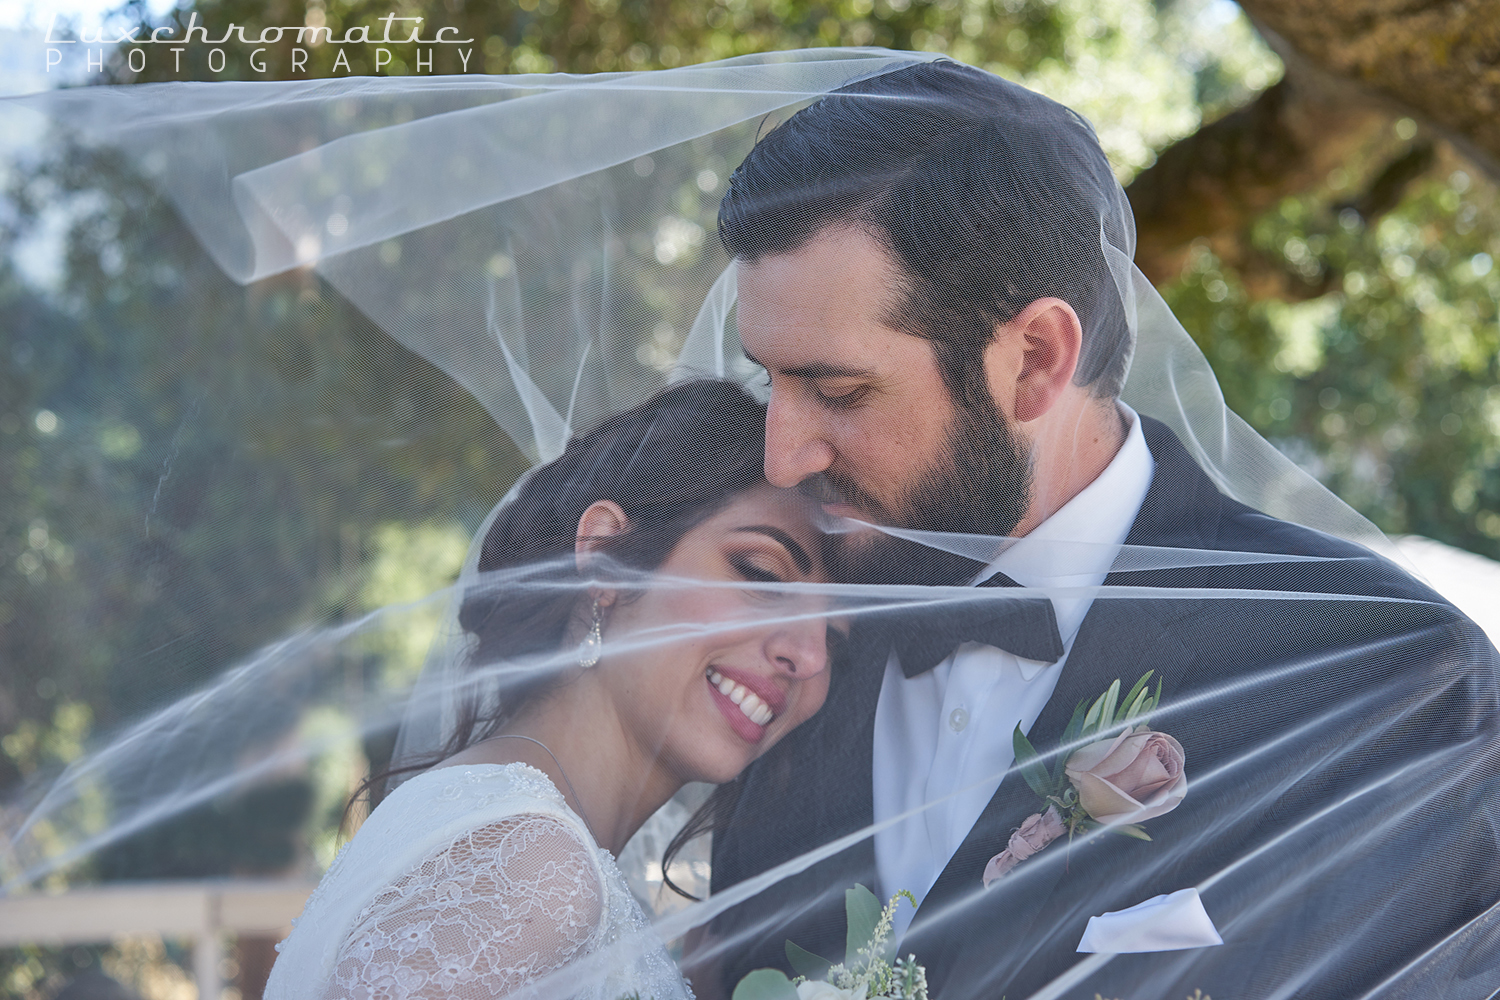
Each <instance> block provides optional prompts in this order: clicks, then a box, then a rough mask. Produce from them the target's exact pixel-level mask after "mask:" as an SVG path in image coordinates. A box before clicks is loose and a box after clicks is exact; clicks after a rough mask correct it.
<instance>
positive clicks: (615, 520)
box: [573, 500, 630, 575]
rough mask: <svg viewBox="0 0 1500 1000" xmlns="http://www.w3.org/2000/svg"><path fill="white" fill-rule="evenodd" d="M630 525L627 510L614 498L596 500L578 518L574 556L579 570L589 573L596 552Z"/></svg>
mask: <svg viewBox="0 0 1500 1000" xmlns="http://www.w3.org/2000/svg"><path fill="white" fill-rule="evenodd" d="M628 527H630V519H629V518H627V517H626V516H625V511H624V510H622V509H621V508H620V505H619V504H617V503H615V502H614V501H613V500H595V501H594V502H593V503H591V504H589V507H588V510H585V511H584V512H583V516H582V517H580V518H579V519H578V535H577V537H575V538H574V539H573V558H574V560H575V561H576V563H577V566H578V572H580V573H583V574H585V575H587V574H588V569H589V563H590V562H591V561H592V559H593V555H594V553H595V552H597V551H599V549H601V548H602V547H603V546H604V543H605V542H606V541H608V540H609V539H611V538H613V537H615V536H616V535H619V534H621V533H623V532H624V531H625V529H626V528H628Z"/></svg>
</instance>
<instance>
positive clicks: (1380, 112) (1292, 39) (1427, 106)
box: [1128, 0, 1500, 284]
mask: <svg viewBox="0 0 1500 1000" xmlns="http://www.w3.org/2000/svg"><path fill="white" fill-rule="evenodd" d="M1243 6H1244V8H1245V11H1246V13H1247V14H1249V15H1250V17H1251V19H1252V20H1254V21H1255V22H1256V25H1257V27H1258V28H1260V30H1261V33H1262V34H1263V35H1264V36H1265V37H1266V40H1267V41H1268V42H1269V43H1270V44H1271V46H1272V48H1274V49H1276V50H1277V52H1278V53H1279V54H1280V55H1281V56H1282V58H1283V60H1284V61H1285V63H1286V68H1287V71H1286V77H1285V79H1283V80H1282V82H1281V83H1279V84H1277V85H1276V86H1274V87H1272V88H1270V89H1269V90H1267V91H1265V93H1263V94H1261V96H1260V97H1259V98H1258V99H1257V100H1256V101H1254V102H1253V103H1251V104H1250V105H1249V106H1247V107H1245V108H1243V109H1241V110H1240V111H1237V112H1235V113H1233V114H1231V115H1228V116H1226V117H1225V118H1223V119H1220V120H1219V121H1217V122H1213V123H1211V124H1209V125H1206V126H1204V127H1203V128H1202V129H1200V130H1198V131H1197V132H1196V133H1194V134H1193V135H1191V136H1188V137H1187V138H1185V139H1183V140H1182V141H1181V142H1179V143H1177V144H1176V145H1173V146H1171V147H1169V148H1168V149H1166V150H1164V151H1163V152H1162V154H1161V156H1160V157H1159V158H1158V160H1157V162H1156V164H1155V165H1153V166H1152V167H1150V168H1149V169H1147V170H1145V171H1142V172H1141V174H1140V175H1138V176H1137V177H1136V179H1135V181H1134V182H1133V183H1132V184H1131V185H1130V188H1129V191H1128V194H1129V196H1130V202H1131V206H1132V207H1133V208H1134V209H1135V214H1136V225H1137V229H1138V246H1137V251H1136V262H1137V264H1139V265H1140V268H1141V270H1142V271H1144V272H1145V273H1146V275H1147V277H1149V278H1151V280H1152V281H1154V282H1157V283H1161V282H1164V281H1169V280H1171V279H1172V278H1173V277H1175V276H1176V275H1177V274H1178V273H1179V271H1180V270H1181V267H1182V262H1183V259H1184V258H1185V256H1186V253H1187V250H1188V247H1189V245H1190V244H1191V242H1192V241H1193V240H1195V239H1207V240H1208V241H1209V243H1210V245H1211V246H1213V247H1214V248H1215V250H1218V251H1220V252H1221V253H1223V254H1232V253H1233V252H1234V251H1235V249H1236V248H1239V247H1242V246H1243V244H1244V241H1243V239H1242V238H1241V234H1242V233H1243V231H1244V229H1245V228H1246V227H1247V226H1248V225H1249V224H1250V222H1252V221H1253V220H1254V219H1255V217H1256V216H1257V215H1259V214H1260V213H1261V212H1264V211H1265V210H1266V209H1268V208H1270V207H1271V206H1273V205H1274V204H1276V202H1277V201H1279V200H1280V199H1282V198H1285V197H1287V196H1289V195H1294V194H1299V193H1302V192H1304V191H1307V190H1309V189H1310V188H1312V187H1314V186H1315V185H1317V184H1318V183H1319V182H1320V181H1321V180H1323V178H1325V177H1326V176H1327V174H1328V172H1329V171H1330V170H1332V169H1333V168H1334V167H1336V166H1338V165H1340V164H1341V163H1343V162H1344V161H1345V160H1346V159H1347V158H1348V157H1349V155H1350V154H1351V153H1353V152H1354V151H1355V150H1356V149H1358V148H1359V147H1360V146H1361V145H1362V144H1363V143H1365V142H1367V141H1368V140H1369V139H1370V138H1372V137H1373V136H1374V135H1375V133H1376V132H1377V131H1378V130H1379V129H1380V128H1381V126H1382V125H1384V124H1386V123H1388V122H1390V121H1391V120H1392V119H1393V118H1395V117H1397V116H1398V115H1402V114H1410V115H1411V116H1412V117H1414V118H1416V119H1418V120H1419V121H1421V122H1422V123H1423V124H1424V125H1427V126H1428V127H1429V128H1431V129H1433V130H1435V131H1436V132H1438V133H1439V134H1441V135H1442V136H1444V137H1445V138H1447V139H1449V140H1450V141H1452V142H1453V143H1454V145H1455V146H1457V147H1458V149H1459V150H1460V152H1463V153H1464V154H1466V155H1467V156H1469V157H1470V158H1471V159H1473V160H1474V161H1475V162H1476V164H1477V165H1478V166H1479V167H1481V168H1482V169H1485V170H1488V171H1489V172H1491V173H1492V174H1496V175H1497V176H1500V114H1497V113H1496V112H1497V110H1500V0H1441V2H1439V3H1436V4H1410V3H1401V2H1397V0H1244V4H1243ZM1406 179H1407V180H1410V178H1409V177H1408V178H1406ZM1382 200H1388V199H1382ZM1386 207H1389V206H1386ZM1273 284H1274V283H1273Z"/></svg>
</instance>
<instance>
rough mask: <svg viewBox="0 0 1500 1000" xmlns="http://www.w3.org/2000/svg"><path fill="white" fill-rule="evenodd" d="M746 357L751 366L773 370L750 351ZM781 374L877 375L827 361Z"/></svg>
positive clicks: (867, 370) (809, 376)
mask: <svg viewBox="0 0 1500 1000" xmlns="http://www.w3.org/2000/svg"><path fill="white" fill-rule="evenodd" d="M745 357H746V358H747V359H749V361H750V363H751V364H753V365H759V366H760V367H761V368H765V369H766V371H770V370H771V369H770V368H767V367H766V365H764V364H762V363H761V362H760V361H758V360H756V358H755V356H754V355H753V354H751V353H750V352H749V351H746V352H745ZM781 374H783V375H786V376H789V377H791V378H870V377H871V376H873V375H874V374H875V373H874V372H872V371H871V370H870V369H868V368H854V367H851V366H849V365H834V364H829V363H828V362H826V361H814V362H812V363H811V364H806V365H798V366H797V367H795V368H783V369H781Z"/></svg>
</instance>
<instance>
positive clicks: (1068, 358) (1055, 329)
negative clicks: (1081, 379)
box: [984, 298, 1083, 423]
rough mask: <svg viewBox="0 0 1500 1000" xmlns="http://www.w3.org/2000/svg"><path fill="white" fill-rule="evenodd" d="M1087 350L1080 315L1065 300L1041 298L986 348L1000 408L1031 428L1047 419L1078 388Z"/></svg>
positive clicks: (989, 374) (986, 361) (989, 378)
mask: <svg viewBox="0 0 1500 1000" xmlns="http://www.w3.org/2000/svg"><path fill="white" fill-rule="evenodd" d="M1082 349H1083V326H1082V324H1081V323H1079V322H1078V314H1077V313H1075V312H1074V311H1073V307H1072V306H1070V305H1068V304H1067V303H1066V302H1064V301H1063V300H1062V299H1057V298H1045V299H1037V300H1036V301H1035V302H1032V303H1031V304H1030V305H1028V306H1027V307H1026V308H1025V309H1022V310H1021V311H1020V312H1019V313H1017V314H1016V318H1015V319H1013V320H1011V321H1010V322H1009V323H1001V324H1000V325H999V327H997V328H996V330H995V339H994V340H993V341H992V342H991V343H990V345H989V347H987V348H985V352H984V373H985V379H986V380H987V381H988V382H989V384H990V392H991V393H992V394H993V396H994V398H995V402H996V405H998V406H999V407H1000V408H1001V410H1002V411H1004V412H1006V413H1008V414H1009V415H1010V416H1011V417H1012V418H1013V419H1015V420H1017V421H1019V422H1021V423H1026V422H1028V421H1032V420H1036V419H1037V418H1038V417H1041V416H1044V415H1045V414H1046V413H1047V411H1048V410H1050V409H1052V405H1053V404H1054V403H1056V402H1057V400H1058V397H1060V396H1061V395H1062V394H1063V393H1064V392H1065V391H1066V390H1067V388H1068V386H1069V385H1070V384H1071V383H1072V380H1073V372H1074V370H1075V369H1076V368H1077V367H1078V354H1079V352H1080V351H1081V350H1082Z"/></svg>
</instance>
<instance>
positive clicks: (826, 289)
mask: <svg viewBox="0 0 1500 1000" xmlns="http://www.w3.org/2000/svg"><path fill="white" fill-rule="evenodd" d="M900 285H901V282H900V276H899V274H898V273H897V272H896V270H895V268H894V266H893V265H892V263H891V261H890V259H889V258H888V257H887V255H886V254H885V252H884V250H883V249H882V248H881V247H880V246H879V244H878V243H876V242H875V240H874V239H872V238H871V237H869V236H868V235H866V234H863V233H850V232H847V231H838V230H829V231H828V232H826V233H821V234H818V235H817V236H815V237H814V238H813V239H812V240H809V241H808V242H807V243H806V244H804V245H803V246H801V247H798V248H797V249H795V250H793V251H790V252H788V253H785V254H778V255H773V256H766V257H762V258H760V259H759V260H756V261H754V262H751V263H742V264H741V265H740V270H739V303H738V306H737V317H736V318H737V322H738V326H739V331H740V339H741V341H742V342H743V343H744V345H745V347H746V349H747V351H748V352H749V353H750V354H752V355H753V356H757V357H758V360H759V361H760V362H762V363H771V362H773V361H775V360H782V359H784V360H788V361H790V360H791V359H792V358H804V357H805V356H808V355H818V356H821V355H826V354H828V353H829V352H838V351H840V350H846V351H847V350H852V349H855V348H856V347H858V346H859V345H860V344H861V343H862V342H866V341H871V342H875V343H878V342H880V341H882V340H884V339H885V338H886V337H892V336H897V337H901V338H903V339H908V338H909V339H915V338H910V335H908V334H905V333H901V332H900V331H898V330H896V329H895V328H894V327H893V326H891V324H890V322H889V318H890V316H891V313H892V311H893V306H894V305H895V304H896V301H895V300H896V297H897V296H898V295H899V294H900V292H899V289H900ZM760 355H764V356H763V357H762V356H760Z"/></svg>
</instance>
